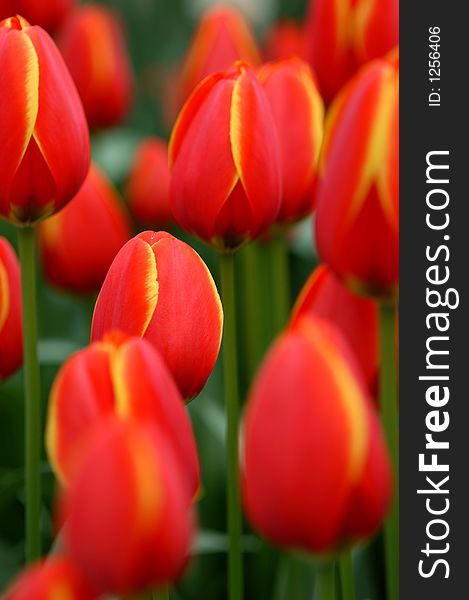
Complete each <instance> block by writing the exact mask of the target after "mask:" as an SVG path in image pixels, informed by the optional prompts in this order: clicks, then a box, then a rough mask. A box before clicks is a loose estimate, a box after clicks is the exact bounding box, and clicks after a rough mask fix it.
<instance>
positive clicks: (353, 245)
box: [316, 60, 399, 298]
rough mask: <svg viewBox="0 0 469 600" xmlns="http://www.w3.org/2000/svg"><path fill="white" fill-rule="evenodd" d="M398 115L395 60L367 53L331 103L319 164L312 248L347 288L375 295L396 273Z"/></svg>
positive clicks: (389, 287)
mask: <svg viewBox="0 0 469 600" xmlns="http://www.w3.org/2000/svg"><path fill="white" fill-rule="evenodd" d="M398 116H399V115H398V70H397V68H396V65H395V62H389V61H386V60H378V61H374V62H373V63H370V65H369V66H367V67H365V68H364V69H363V70H361V71H360V72H359V73H357V75H356V76H355V77H354V78H353V80H351V81H350V83H349V84H348V85H347V86H346V88H344V90H343V91H342V93H341V94H340V96H339V97H338V98H337V100H336V101H335V103H334V105H333V106H332V107H331V112H330V115H329V120H328V123H327V125H326V133H325V139H324V145H323V155H322V159H321V167H320V169H321V175H320V179H321V181H320V184H319V191H318V199H317V213H316V240H317V246H318V250H319V254H320V256H321V258H322V259H323V260H324V261H325V262H326V263H327V264H328V265H329V266H330V267H331V269H332V270H333V271H334V272H335V273H336V274H337V275H338V276H339V277H340V278H341V279H342V280H343V281H344V282H345V283H346V284H347V285H349V287H351V288H352V289H353V290H355V291H360V292H362V293H367V294H372V295H374V296H377V297H380V298H382V297H394V296H395V295H396V294H397V289H398V279H399V128H398ZM338 173H340V177H338V176H337V174H338Z"/></svg>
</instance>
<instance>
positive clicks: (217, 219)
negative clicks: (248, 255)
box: [169, 63, 282, 249]
mask: <svg viewBox="0 0 469 600" xmlns="http://www.w3.org/2000/svg"><path fill="white" fill-rule="evenodd" d="M169 156H170V166H172V181H171V205H172V210H173V213H174V216H175V218H176V220H177V221H178V223H179V225H181V227H183V228H184V229H186V230H187V231H189V232H190V233H193V234H195V235H197V236H198V237H200V238H201V239H203V240H205V241H206V242H208V243H210V244H212V245H213V246H215V247H217V248H220V249H233V248H236V247H238V246H240V245H241V244H242V243H243V242H245V241H247V240H249V239H254V238H256V237H258V236H260V235H261V234H262V233H264V232H265V231H266V230H267V229H268V228H269V227H270V226H271V225H272V223H273V222H274V221H275V218H276V217H277V214H278V211H279V205H280V194H281V183H282V182H281V169H280V151H279V143H278V137H277V132H276V129H275V124H274V121H273V116H272V111H271V110H270V107H269V103H268V100H267V97H266V94H265V92H264V90H263V89H262V87H261V85H260V83H259V81H258V80H257V79H256V77H255V75H254V72H253V71H252V70H251V69H250V68H248V67H247V66H246V65H245V64H243V63H236V64H235V65H234V67H233V69H231V70H230V71H226V72H224V73H216V74H214V75H212V76H210V77H207V78H206V79H205V80H204V81H203V82H202V83H201V84H200V85H199V86H198V87H197V88H196V90H195V91H194V93H193V94H192V96H191V97H190V98H189V100H188V101H187V102H186V104H185V106H184V107H183V109H182V111H181V113H180V115H179V117H178V120H177V122H176V125H175V127H174V130H173V133H172V137H171V142H170V148H169Z"/></svg>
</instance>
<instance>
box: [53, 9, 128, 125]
mask: <svg viewBox="0 0 469 600" xmlns="http://www.w3.org/2000/svg"><path fill="white" fill-rule="evenodd" d="M58 45H59V48H60V50H61V52H62V55H63V57H64V59H65V62H66V63H67V66H68V68H69V69H70V73H71V75H72V77H73V79H74V81H75V83H76V86H77V89H78V92H79V94H80V97H81V100H82V102H83V107H84V109H85V113H86V118H87V119H88V123H89V126H90V127H91V128H98V127H110V126H113V125H117V124H119V123H120V122H121V121H122V120H123V119H124V118H125V117H126V115H127V113H128V112H129V110H130V105H131V101H132V93H133V78H132V69H131V65H130V60H129V57H128V54H127V49H126V46H125V42H124V37H123V34H122V31H121V27H120V23H119V20H118V19H117V17H116V15H115V14H114V12H113V11H111V10H109V9H108V8H105V7H104V6H102V5H98V4H86V5H84V6H81V7H79V8H77V9H76V10H75V11H73V13H72V14H71V15H70V17H69V19H67V21H66V22H65V24H64V26H63V29H62V30H61V32H60V35H59V39H58Z"/></svg>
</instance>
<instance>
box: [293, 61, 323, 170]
mask: <svg viewBox="0 0 469 600" xmlns="http://www.w3.org/2000/svg"><path fill="white" fill-rule="evenodd" d="M298 74H299V78H300V81H301V83H302V85H303V87H304V90H305V92H306V95H307V97H308V100H309V106H310V121H311V140H312V145H313V147H314V155H313V160H312V161H311V167H310V175H311V174H312V173H314V172H315V171H316V165H317V163H318V160H319V153H320V150H321V144H322V138H323V134H324V102H323V101H322V98H321V96H320V95H319V92H318V90H317V89H316V86H315V85H314V82H313V79H312V77H311V71H310V70H309V67H307V66H306V65H301V68H300V69H299V71H298Z"/></svg>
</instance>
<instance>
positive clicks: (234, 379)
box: [220, 253, 243, 600]
mask: <svg viewBox="0 0 469 600" xmlns="http://www.w3.org/2000/svg"><path fill="white" fill-rule="evenodd" d="M220 274H221V293H222V301H223V310H224V313H225V321H224V335H223V370H224V387H225V402H226V414H227V427H226V452H227V513H228V536H229V540H230V547H229V551H228V590H229V595H228V597H229V600H240V599H241V598H242V595H243V592H242V590H243V563H242V555H241V503H240V490H239V472H238V422H239V400H238V361H237V353H236V352H237V349H236V308H235V293H234V254H232V253H226V254H220Z"/></svg>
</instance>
